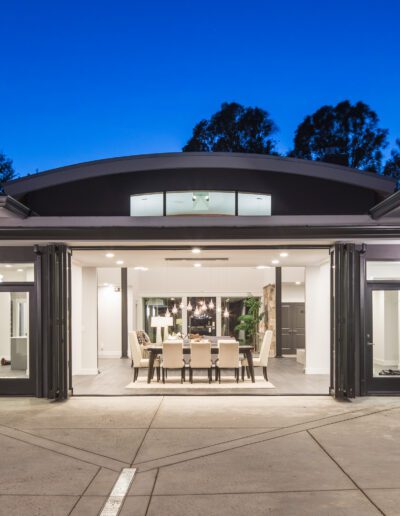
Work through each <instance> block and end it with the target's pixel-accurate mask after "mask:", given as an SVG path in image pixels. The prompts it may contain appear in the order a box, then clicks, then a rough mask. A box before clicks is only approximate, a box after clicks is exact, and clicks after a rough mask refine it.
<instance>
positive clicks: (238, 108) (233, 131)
mask: <svg viewBox="0 0 400 516" xmlns="http://www.w3.org/2000/svg"><path fill="white" fill-rule="evenodd" d="M276 130H277V128H276V126H275V124H274V122H273V121H272V120H271V118H270V116H269V114H268V113H267V112H266V111H264V110H263V109H260V108H258V107H254V108H252V107H244V106H242V105H240V104H237V103H236V102H231V103H224V104H222V106H221V109H220V110H219V111H217V113H215V114H214V115H212V117H211V118H210V119H209V120H201V121H200V122H199V123H198V124H196V126H195V127H194V129H193V134H192V137H191V138H190V140H189V141H188V142H187V144H186V145H185V146H184V147H183V149H182V150H183V152H247V153H257V154H275V155H276V154H277V152H276V151H275V143H276V142H275V140H273V139H272V135H273V134H274V133H275V132H276Z"/></svg>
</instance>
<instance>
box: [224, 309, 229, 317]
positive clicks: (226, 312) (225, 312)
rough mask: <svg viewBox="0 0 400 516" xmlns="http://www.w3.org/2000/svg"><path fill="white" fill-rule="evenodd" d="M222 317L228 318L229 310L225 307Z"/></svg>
mask: <svg viewBox="0 0 400 516" xmlns="http://www.w3.org/2000/svg"><path fill="white" fill-rule="evenodd" d="M224 317H229V310H228V309H227V308H226V307H225V310H224Z"/></svg>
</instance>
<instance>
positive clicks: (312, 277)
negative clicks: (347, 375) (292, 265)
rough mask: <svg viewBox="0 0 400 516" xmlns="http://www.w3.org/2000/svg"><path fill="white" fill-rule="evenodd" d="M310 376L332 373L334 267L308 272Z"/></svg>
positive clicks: (327, 264)
mask: <svg viewBox="0 0 400 516" xmlns="http://www.w3.org/2000/svg"><path fill="white" fill-rule="evenodd" d="M305 299H306V364H305V366H306V367H305V372H306V374H329V371H330V332H331V325H330V324H331V323H330V317H331V308H330V264H329V263H325V264H323V265H321V266H319V267H318V266H317V267H306V268H305Z"/></svg>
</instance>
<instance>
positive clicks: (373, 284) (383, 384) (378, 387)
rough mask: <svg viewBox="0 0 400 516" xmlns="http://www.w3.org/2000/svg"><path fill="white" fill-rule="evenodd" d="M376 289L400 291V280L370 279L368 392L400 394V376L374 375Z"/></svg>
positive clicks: (368, 289)
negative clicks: (374, 299) (373, 298)
mask: <svg viewBox="0 0 400 516" xmlns="http://www.w3.org/2000/svg"><path fill="white" fill-rule="evenodd" d="M376 290H392V291H396V290H397V291H400V281H390V280H389V281H369V282H367V288H366V303H365V308H366V326H365V330H366V332H365V340H364V356H365V380H366V394H367V395H373V394H386V395H390V394H395V395H398V394H400V376H398V377H396V376H391V377H388V376H382V377H379V376H377V377H374V376H373V339H372V335H373V317H372V315H373V314H372V311H373V304H372V293H373V292H374V291H376Z"/></svg>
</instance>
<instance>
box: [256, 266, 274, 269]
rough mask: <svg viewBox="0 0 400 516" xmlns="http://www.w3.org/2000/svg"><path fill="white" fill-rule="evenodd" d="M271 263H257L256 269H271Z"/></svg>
mask: <svg viewBox="0 0 400 516" xmlns="http://www.w3.org/2000/svg"><path fill="white" fill-rule="evenodd" d="M270 268H271V267H270V266H269V265H257V267H256V269H270Z"/></svg>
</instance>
